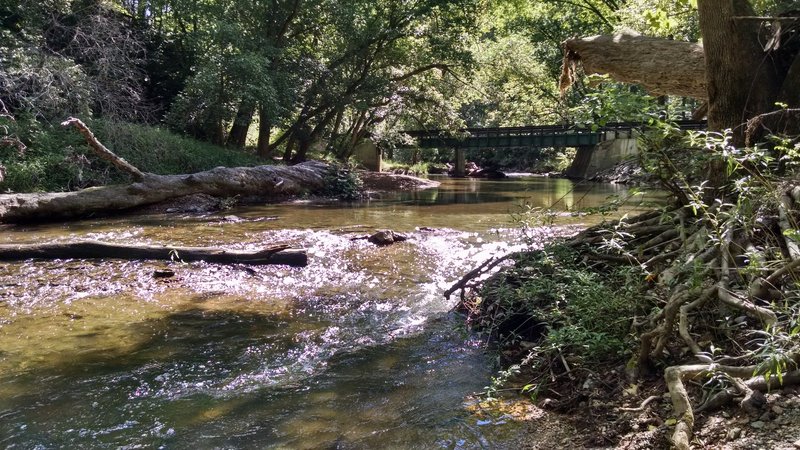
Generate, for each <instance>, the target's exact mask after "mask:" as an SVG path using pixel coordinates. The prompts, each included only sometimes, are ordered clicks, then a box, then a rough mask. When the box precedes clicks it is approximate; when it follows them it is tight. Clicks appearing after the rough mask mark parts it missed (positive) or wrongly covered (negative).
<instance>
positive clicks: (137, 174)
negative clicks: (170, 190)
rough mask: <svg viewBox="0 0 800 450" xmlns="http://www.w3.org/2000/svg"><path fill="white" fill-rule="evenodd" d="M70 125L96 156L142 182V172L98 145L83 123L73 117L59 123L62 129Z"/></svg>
mask: <svg viewBox="0 0 800 450" xmlns="http://www.w3.org/2000/svg"><path fill="white" fill-rule="evenodd" d="M70 125H74V126H75V128H77V129H78V132H80V133H81V134H82V135H83V137H84V138H86V142H88V143H89V147H91V148H92V150H94V152H95V154H97V156H99V157H100V158H102V159H104V160H106V161H108V162H109V163H111V164H112V165H113V166H114V167H116V168H117V169H119V170H121V171H123V172H125V173H128V174H130V175H131V176H132V177H133V179H134V180H136V181H142V180H143V179H144V177H145V174H144V173H143V172H142V171H140V170H139V169H137V168H136V167H134V166H133V165H132V164H131V163H129V162H128V161H125V160H124V159H122V158H120V157H119V156H117V155H116V154H114V152H112V151H111V150H109V149H108V147H106V146H105V145H103V144H102V143H100V141H98V140H97V138H96V137H94V133H92V130H90V129H89V127H87V126H86V124H85V123H83V122H81V120H80V119H76V118H75V117H70V118H69V119H67V120H66V121H64V122H61V126H62V127H68V126H70Z"/></svg>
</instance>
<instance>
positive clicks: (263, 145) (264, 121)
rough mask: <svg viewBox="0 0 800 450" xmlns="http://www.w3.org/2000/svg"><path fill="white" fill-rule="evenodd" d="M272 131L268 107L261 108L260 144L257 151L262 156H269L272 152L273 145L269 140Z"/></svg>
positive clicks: (259, 118) (259, 124)
mask: <svg viewBox="0 0 800 450" xmlns="http://www.w3.org/2000/svg"><path fill="white" fill-rule="evenodd" d="M271 133H272V123H271V122H270V120H269V114H268V113H267V111H266V108H261V111H259V112H258V146H257V147H256V153H257V154H258V156H259V157H260V158H264V159H266V158H269V157H270V156H271V153H272V147H270V145H269V140H270V137H271Z"/></svg>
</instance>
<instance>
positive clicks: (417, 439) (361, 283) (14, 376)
mask: <svg viewBox="0 0 800 450" xmlns="http://www.w3.org/2000/svg"><path fill="white" fill-rule="evenodd" d="M541 182H542V181H541V180H536V183H537V184H538V183H541ZM564 183H565V182H564V181H558V182H556V183H553V186H554V189H555V190H553V191H552V192H550V193H547V194H544V195H546V196H547V198H546V199H545V200H542V201H545V202H551V201H555V200H558V199H561V200H565V199H567V198H568V197H565V193H564V187H563V186H569V184H564ZM459 186H460V185H458V184H456V185H453V187H452V190H453V191H454V192H458V191H461V190H463V191H464V192H463V193H462V194H458V193H453V195H449V194H446V193H445V195H439V196H430V195H425V196H417V197H403V196H396V197H393V198H389V199H384V200H380V201H378V200H372V201H370V202H367V203H363V204H353V205H341V204H340V205H315V204H308V203H306V204H302V203H301V204H291V205H280V206H274V205H272V206H264V207H247V208H241V209H238V210H232V211H227V212H226V213H225V215H211V216H208V215H206V216H200V215H195V216H184V217H171V216H158V215H151V216H132V217H129V218H123V219H114V220H108V221H101V220H92V221H84V222H76V223H74V224H68V225H63V226H62V225H55V224H53V225H49V226H48V225H37V226H25V227H20V228H18V229H17V228H15V229H13V230H12V231H11V232H9V233H4V234H3V237H2V239H3V240H4V242H39V241H48V240H59V241H69V240H78V239H93V240H101V241H107V242H116V243H147V244H152V245H161V244H169V245H184V246H219V247H222V248H230V249H247V250H254V249H258V248H261V247H265V246H269V245H275V244H286V245H289V246H291V247H293V248H304V249H306V250H307V254H308V257H309V264H308V266H307V267H304V268H295V267H288V266H277V265H266V266H251V265H239V264H232V265H221V264H208V263H204V262H192V263H184V262H182V261H180V255H176V257H175V258H174V260H173V261H162V262H160V261H145V262H139V261H120V260H112V259H108V260H56V261H30V260H29V261H24V262H21V263H14V264H8V263H3V264H0V287H2V289H1V290H0V349H1V350H0V411H4V412H3V413H2V414H4V416H3V417H4V419H5V421H4V422H3V423H2V424H0V432H2V434H5V435H7V436H8V438H7V439H11V441H2V440H0V443H6V442H12V441H13V442H21V443H42V444H45V445H48V446H67V447H74V446H81V445H83V444H85V443H86V442H92V443H94V444H98V445H106V446H116V445H121V444H123V443H124V444H131V443H138V445H144V446H151V445H156V444H160V443H169V442H191V441H192V440H194V439H196V438H195V437H196V436H200V435H202V436H206V437H207V443H208V445H211V446H223V447H229V446H234V447H235V446H239V445H244V444H248V445H250V444H252V443H253V442H272V443H282V444H281V445H286V446H290V447H293V448H304V447H305V448H320V447H325V446H336V445H351V446H356V447H363V446H367V447H373V446H378V445H380V444H381V443H382V442H384V439H386V438H391V439H392V440H393V441H394V442H398V443H401V444H402V445H408V446H414V445H418V444H419V443H421V442H424V443H431V442H440V443H441V444H442V445H443V446H450V445H451V444H453V443H454V442H457V441H458V442H461V441H463V442H471V443H483V444H485V443H487V442H491V439H493V438H492V436H494V437H495V438H499V436H504V434H503V433H506V432H513V430H512V431H503V430H502V428H503V427H500V426H499V425H497V426H495V425H491V426H485V425H481V424H480V423H478V422H477V420H476V419H474V418H470V416H469V413H468V412H466V411H465V410H463V404H464V397H465V396H466V395H467V394H469V393H470V392H474V391H477V390H480V389H482V388H483V386H485V384H486V382H487V381H486V380H487V379H488V370H489V367H490V366H489V364H488V361H487V360H486V356H485V355H484V354H483V350H482V349H481V346H480V345H479V344H478V341H475V340H472V339H471V338H470V337H469V335H468V334H466V333H464V332H463V331H458V327H459V326H460V324H459V321H460V319H458V318H457V317H455V316H453V315H452V314H451V313H450V310H451V308H452V307H453V306H454V304H455V301H456V299H455V298H450V299H446V298H445V297H444V296H443V295H442V294H443V292H444V291H445V290H446V289H448V288H449V287H450V286H452V284H453V283H454V282H456V281H457V280H459V279H460V278H461V277H462V276H463V275H464V273H466V272H467V271H469V270H470V269H472V268H473V267H475V266H476V265H478V264H480V263H482V262H484V261H486V260H487V259H489V258H492V257H495V256H499V255H504V254H506V253H509V252H514V251H518V250H522V249H524V248H526V247H528V246H529V245H530V244H531V242H532V240H531V239H532V236H534V237H535V236H541V238H540V239H539V238H534V239H533V240H538V241H545V240H548V239H552V237H553V236H555V235H559V234H570V233H573V232H574V231H575V230H576V228H575V226H574V225H573V224H574V223H576V221H583V222H586V219H585V218H577V219H576V218H572V217H560V216H557V215H556V216H555V217H556V219H555V220H556V222H557V223H563V225H559V226H558V227H555V228H533V229H530V230H527V232H526V233H525V234H523V233H522V232H521V231H520V230H519V229H517V227H516V226H515V225H514V224H513V222H512V221H511V219H510V214H509V212H511V211H515V208H519V204H520V203H519V202H522V201H525V199H528V198H529V197H530V196H531V195H533V194H532V192H531V191H528V190H527V189H523V190H521V191H520V190H519V189H520V186H526V185H525V184H524V183H522V184H519V183H516V182H515V183H512V184H511V185H503V184H495V185H494V187H488V188H487V187H486V186H487V185H486V184H481V183H475V182H473V181H470V182H469V183H467V185H466V186H461V187H459ZM489 186H492V185H489ZM509 186H516V187H515V188H511V187H509ZM444 189H445V190H446V189H448V188H447V183H445V187H444ZM481 189H488V191H487V192H488V193H487V195H483V194H482V193H481ZM496 189H501V190H503V191H502V193H500V194H498V193H497V192H496ZM515 189H516V190H515ZM548 192H549V191H548ZM448 196H449V199H448ZM589 197H592V195H591V194H588V193H584V194H582V195H581V198H583V200H582V201H585V200H586V198H589ZM442 199H444V200H442ZM456 201H459V202H460V201H464V203H453V202H456ZM571 201H572V200H571ZM440 202H441V203H440ZM534 203H535V202H534ZM381 228H383V229H386V228H391V229H394V230H396V231H398V232H403V233H405V234H406V235H407V237H408V240H406V241H405V242H400V243H396V244H394V245H391V246H386V247H378V246H375V245H373V244H371V243H369V242H368V241H367V240H366V239H365V237H366V236H368V235H369V234H370V233H372V232H373V231H374V230H375V229H381ZM162 269H169V270H170V271H171V272H174V275H173V276H170V277H163V278H161V277H155V276H154V273H155V271H157V270H162ZM454 435H457V436H459V437H458V438H457V439H455V440H454V438H453V436H454ZM254 436H257V438H254ZM253 439H256V441H253ZM487 439H488V441H487ZM503 439H504V438H503ZM483 444H480V445H483ZM398 445H400V444H398Z"/></svg>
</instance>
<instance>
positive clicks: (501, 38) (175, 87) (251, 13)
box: [0, 0, 697, 189]
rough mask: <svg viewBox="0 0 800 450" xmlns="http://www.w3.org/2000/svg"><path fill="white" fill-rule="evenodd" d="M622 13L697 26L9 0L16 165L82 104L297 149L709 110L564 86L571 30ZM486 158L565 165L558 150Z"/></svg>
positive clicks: (570, 9)
mask: <svg viewBox="0 0 800 450" xmlns="http://www.w3.org/2000/svg"><path fill="white" fill-rule="evenodd" d="M662 3H663V4H662ZM642 11H651V12H652V14H650V15H648V14H644V15H642ZM653 11H655V12H653ZM643 17H644V18H645V19H646V20H642V18H643ZM624 27H627V28H634V29H637V30H638V31H642V32H650V33H661V34H665V33H671V34H673V35H675V36H678V37H680V38H682V39H683V38H685V39H696V37H697V25H696V19H694V16H693V15H692V14H691V9H690V7H689V5H688V3H687V2H678V4H677V5H672V2H660V1H656V0H639V1H636V2H610V1H597V0H591V1H589V0H587V1H583V2H575V3H573V2H560V1H554V0H551V1H541V2H529V1H521V0H446V1H440V0H414V1H398V0H380V1H374V0H369V1H367V0H346V1H328V0H280V1H272V2H251V1H244V0H220V1H208V2H185V1H182V0H157V1H143V0H113V1H112V0H83V1H60V0H54V1H46V2H34V1H31V0H23V1H22V2H17V1H12V0H3V1H2V2H0V42H2V44H0V61H2V67H3V69H2V71H0V102H2V110H3V111H4V112H5V113H6V114H5V115H4V117H3V118H2V119H0V120H2V123H0V126H2V127H3V128H0V130H2V131H3V132H4V136H5V138H4V139H3V142H8V143H9V145H4V146H3V149H2V152H3V153H2V155H0V161H3V162H4V163H5V165H6V166H11V165H13V164H16V162H12V160H14V161H16V159H17V155H18V153H16V152H14V151H11V150H10V149H11V147H16V148H19V145H17V143H19V144H21V145H23V146H25V147H28V148H34V147H37V148H36V151H40V152H44V153H47V154H49V155H51V156H50V157H51V158H52V159H53V160H56V159H58V158H65V159H66V158H68V157H69V155H68V153H69V151H68V150H67V144H64V145H55V146H51V147H48V148H44V147H42V146H41V145H42V144H41V142H33V141H30V140H26V139H28V138H29V135H30V133H21V134H14V133H13V131H14V130H17V129H20V128H28V127H30V128H34V129H38V130H40V131H41V132H49V130H50V129H52V127H54V126H55V124H57V123H60V122H61V121H63V120H64V119H65V118H66V117H67V116H70V115H75V116H79V117H81V118H83V119H85V120H89V119H91V118H95V119H104V120H107V121H114V122H115V123H121V122H122V121H126V122H136V123H142V124H146V125H160V126H164V127H167V128H169V129H171V130H173V131H176V132H179V133H184V134H187V135H189V136H190V137H192V138H194V139H197V140H202V141H206V142H210V143H212V144H215V145H218V146H228V147H235V148H244V147H248V148H249V149H250V150H251V152H253V153H256V154H258V155H259V156H260V157H262V158H264V157H282V158H283V159H284V160H285V161H294V162H296V161H301V160H304V159H306V158H308V157H310V156H313V155H318V154H328V155H332V156H334V157H337V158H339V159H342V160H345V159H347V158H348V157H349V156H350V155H351V154H352V151H353V148H354V147H355V146H356V145H357V144H358V143H359V141H361V140H362V139H364V138H366V137H370V138H371V139H373V140H375V141H377V142H379V143H380V145H382V146H383V147H384V148H385V149H387V150H389V151H391V150H392V149H394V148H395V146H396V145H397V143H399V142H403V141H404V140H405V138H404V137H403V135H402V134H400V133H399V131H401V130H403V129H415V128H420V127H425V128H443V129H450V130H455V129H457V128H460V127H463V126H518V125H531V124H549V123H580V124H595V123H602V122H604V121H615V120H638V119H642V118H645V117H649V116H652V115H664V114H670V115H679V114H683V113H684V112H685V111H686V110H687V108H691V107H692V106H694V104H693V103H691V102H690V103H688V104H687V103H686V101H684V100H680V99H662V100H660V101H658V102H656V101H654V100H653V99H652V98H650V97H648V96H647V95H646V94H645V93H644V92H642V91H641V90H640V89H636V88H630V87H625V86H622V85H619V84H615V83H610V82H607V80H605V81H606V82H602V83H600V84H599V85H596V86H594V87H590V86H589V85H588V84H582V83H579V84H578V85H577V87H576V89H574V90H573V91H571V92H570V93H569V95H568V96H567V97H565V98H562V97H560V95H559V93H558V87H557V78H558V73H559V70H560V64H561V51H560V45H561V41H563V40H564V39H566V38H568V37H570V36H574V35H581V34H594V33H599V32H609V31H614V30H619V29H622V28H624ZM601 81H602V80H601ZM10 120H16V121H17V122H18V124H17V125H16V126H11V127H10V128H13V129H10V128H9V125H7V123H8V122H9V121H10ZM109 123H110V122H109ZM60 136H61V134H60V133H59V132H54V133H53V139H49V141H51V142H53V143H55V142H56V141H57V140H58V139H59V138H60ZM219 151H220V152H224V151H223V150H219ZM403 155H407V157H404V156H403ZM426 155H428V156H426ZM480 156H481V155H472V157H473V158H474V159H478V160H479V162H480V163H481V164H489V165H500V166H511V165H514V164H516V165H518V166H522V167H519V168H522V169H524V168H532V167H536V168H539V169H540V170H547V169H552V168H558V166H559V164H558V163H555V164H553V163H552V161H553V160H554V158H556V157H558V152H554V151H547V150H546V151H543V152H540V153H536V152H534V153H530V152H527V151H523V152H517V153H515V154H514V155H511V156H501V155H498V156H497V157H485V156H484V157H482V158H481V157H480ZM398 157H399V159H401V160H404V161H403V162H406V163H411V164H413V163H417V162H419V160H420V159H426V158H430V160H431V161H438V162H444V161H446V160H447V159H449V158H451V157H452V155H450V152H448V151H444V152H441V153H438V152H436V151H433V153H423V154H421V155H417V154H413V155H412V154H407V152H406V153H403V152H402V151H400V152H399V153H398ZM545 161H551V162H548V163H545ZM548 164H549V165H548ZM6 169H7V171H9V170H10V169H9V168H8V167H7V168H6ZM187 169H188V168H187ZM187 169H184V170H187ZM76 186H77V185H76ZM76 186H75V187H76ZM61 187H62V188H66V187H67V186H64V185H62V186H61ZM4 188H5V189H8V188H11V189H18V188H19V186H18V185H15V186H14V187H11V186H4Z"/></svg>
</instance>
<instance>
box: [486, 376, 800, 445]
mask: <svg viewBox="0 0 800 450" xmlns="http://www.w3.org/2000/svg"><path fill="white" fill-rule="evenodd" d="M620 375H621V374H619V373H618V372H616V371H611V373H609V374H608V376H605V377H603V378H605V379H599V377H597V376H593V377H588V378H586V380H585V381H584V382H583V384H580V385H573V386H571V387H570V386H569V385H568V384H563V385H561V386H560V387H559V389H565V391H564V392H569V394H565V395H563V398H562V399H558V400H557V398H558V395H556V393H553V394H551V396H550V397H548V398H545V399H543V400H539V401H537V402H532V401H531V400H529V399H527V398H524V397H521V396H518V397H510V398H508V397H507V398H504V399H501V400H495V401H492V402H481V404H480V405H481V406H478V407H477V408H476V409H477V410H478V411H477V412H476V414H482V413H483V414H495V415H496V414H504V415H506V416H507V417H513V418H514V419H515V420H518V421H520V422H521V423H522V424H523V427H522V429H523V431H522V432H521V433H520V434H519V435H518V436H517V437H516V439H515V440H514V441H512V442H511V443H510V444H509V445H508V446H507V447H506V448H508V449H542V450H545V449H546V450H550V449H555V448H565V449H566V448H569V449H589V448H603V449H668V448H670V447H671V446H670V440H669V438H670V435H671V434H672V431H673V427H672V425H673V423H674V421H673V420H671V419H672V404H671V402H670V399H669V395H668V394H666V393H665V386H664V383H663V382H661V381H658V380H652V381H650V382H648V383H644V384H640V385H630V386H625V385H624V384H617V385H615V384H614V383H613V381H612V379H613V378H615V377H617V378H618V379H619V378H624V376H622V377H620ZM695 394H696V395H697V396H700V395H701V393H700V391H699V389H697V392H696V393H695ZM651 396H656V398H655V399H654V400H651V401H650V402H648V403H647V405H646V406H644V407H643V408H642V407H641V405H642V402H643V401H644V400H645V399H647V398H649V397H651ZM766 400H767V401H766V403H765V404H764V405H763V406H762V407H761V409H760V410H758V411H754V412H753V413H752V414H748V413H746V412H745V411H743V410H742V409H740V408H738V406H737V405H735V404H732V405H729V406H728V407H727V408H725V409H723V410H719V411H714V412H710V413H700V414H697V416H696V419H695V427H694V439H693V441H692V448H693V449H730V450H744V449H764V450H798V449H800V387H788V388H785V389H782V390H780V391H775V392H771V393H768V394H767V395H766ZM626 408H627V409H628V410H625V409H626ZM565 409H566V411H565ZM631 409H635V410H634V411H632V410H631ZM490 411H491V412H490Z"/></svg>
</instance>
